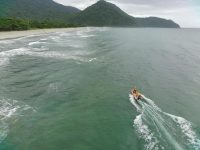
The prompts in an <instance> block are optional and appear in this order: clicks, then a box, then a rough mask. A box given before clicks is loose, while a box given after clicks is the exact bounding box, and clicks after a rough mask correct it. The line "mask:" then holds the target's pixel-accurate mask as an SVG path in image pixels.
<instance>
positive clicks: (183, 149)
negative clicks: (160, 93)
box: [129, 95, 200, 150]
mask: <svg viewBox="0 0 200 150" xmlns="http://www.w3.org/2000/svg"><path fill="white" fill-rule="evenodd" d="M129 97H130V101H131V103H132V104H133V105H134V106H135V107H136V109H137V111H138V112H139V113H140V114H139V115H138V116H136V118H135V119H134V127H135V129H136V131H137V133H138V136H139V137H140V138H141V140H142V141H144V143H145V144H144V149H146V150H164V149H166V150H200V139H199V137H198V135H197V133H196V132H195V131H194V129H193V127H192V123H191V122H189V121H187V120H186V119H184V118H182V117H178V116H175V115H172V114H169V113H166V112H163V111H162V110H161V109H160V108H159V107H158V106H157V105H156V104H155V103H154V102H153V101H152V100H151V99H149V98H147V97H145V96H144V95H143V97H144V101H145V102H144V101H138V102H136V101H135V100H134V98H133V96H132V95H129Z"/></svg>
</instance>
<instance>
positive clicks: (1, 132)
mask: <svg viewBox="0 0 200 150" xmlns="http://www.w3.org/2000/svg"><path fill="white" fill-rule="evenodd" d="M28 110H30V111H31V112H36V111H35V110H34V109H33V108H31V107H30V106H28V105H26V104H24V103H20V102H18V101H16V100H10V99H1V100H0V142H2V141H3V140H4V139H5V138H6V136H7V134H8V132H9V123H10V120H11V118H12V117H13V116H15V121H16V119H17V116H18V117H19V116H21V115H23V114H25V113H27V111H28Z"/></svg>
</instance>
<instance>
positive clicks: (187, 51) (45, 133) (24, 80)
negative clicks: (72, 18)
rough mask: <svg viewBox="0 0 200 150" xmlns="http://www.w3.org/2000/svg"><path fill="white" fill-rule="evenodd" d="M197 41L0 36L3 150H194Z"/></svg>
mask: <svg viewBox="0 0 200 150" xmlns="http://www.w3.org/2000/svg"><path fill="white" fill-rule="evenodd" d="M199 39H200V30H199V29H150V28H145V29H134V28H77V29H75V30H72V31H68V32H54V33H44V34H41V35H30V36H28V37H21V38H16V39H7V40H2V41H0V142H1V143H0V149H1V150H36V149H37V150H108V149H109V150H156V149H158V150H160V149H165V150H176V149H177V150H179V149H180V150H182V149H183V150H199V149H200V136H199V134H200V117H199V114H200V109H199V106H200V92H199V89H200V65H199V64H200V42H199ZM134 86H136V87H137V88H138V89H139V90H140V91H141V92H142V93H143V94H144V95H145V101H146V102H144V101H142V102H139V103H135V101H134V100H133V99H132V97H131V96H129V91H130V89H131V88H132V87H134Z"/></svg>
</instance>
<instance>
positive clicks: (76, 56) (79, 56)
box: [0, 47, 96, 65]
mask: <svg viewBox="0 0 200 150" xmlns="http://www.w3.org/2000/svg"><path fill="white" fill-rule="evenodd" d="M39 50H43V51H41V52H40V51H39ZM46 50H47V49H45V48H44V49H41V48H40V49H38V48H26V47H22V48H17V49H12V50H8V51H2V52H0V58H4V60H3V59H2V62H1V61H0V65H1V64H2V65H3V64H4V63H6V61H9V58H10V57H15V56H24V55H29V56H34V57H42V58H54V59H61V60H76V61H79V62H91V61H94V60H95V59H96V58H87V56H89V55H90V54H91V53H90V52H87V51H73V52H72V51H70V52H63V53H61V52H56V51H46Z"/></svg>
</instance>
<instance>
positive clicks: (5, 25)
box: [0, 18, 77, 31]
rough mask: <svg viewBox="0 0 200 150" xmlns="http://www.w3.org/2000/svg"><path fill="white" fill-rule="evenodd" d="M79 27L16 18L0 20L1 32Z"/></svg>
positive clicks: (62, 23)
mask: <svg viewBox="0 0 200 150" xmlns="http://www.w3.org/2000/svg"><path fill="white" fill-rule="evenodd" d="M69 27H77V26H76V25H74V24H67V23H64V22H52V21H48V20H46V21H30V20H22V19H15V18H8V19H0V31H12V30H28V29H43V28H69Z"/></svg>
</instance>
